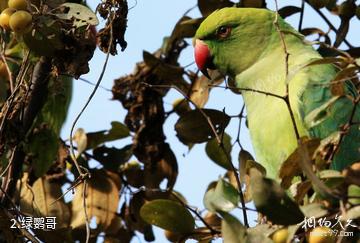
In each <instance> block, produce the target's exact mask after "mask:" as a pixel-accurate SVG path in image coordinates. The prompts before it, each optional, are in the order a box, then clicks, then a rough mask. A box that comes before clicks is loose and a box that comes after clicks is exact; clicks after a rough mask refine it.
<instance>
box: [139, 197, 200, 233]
mask: <svg viewBox="0 0 360 243" xmlns="http://www.w3.org/2000/svg"><path fill="white" fill-rule="evenodd" d="M140 216H141V217H142V219H143V220H144V221H146V222H147V223H149V224H152V225H156V226H158V227H160V228H163V229H165V230H169V231H172V232H178V233H190V232H192V231H193V230H194V226H195V221H194V218H193V216H192V215H191V213H190V212H189V211H188V210H187V209H186V208H185V207H184V206H183V205H181V204H180V203H178V202H175V201H172V200H166V199H157V200H153V201H150V202H148V203H146V204H144V205H143V206H142V207H141V209H140Z"/></svg>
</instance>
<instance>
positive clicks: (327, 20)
mask: <svg viewBox="0 0 360 243" xmlns="http://www.w3.org/2000/svg"><path fill="white" fill-rule="evenodd" d="M306 2H308V0H306ZM309 5H310V6H311V7H312V8H313V9H314V10H315V12H317V13H318V14H319V15H320V17H321V18H322V19H323V20H324V21H325V22H326V24H327V25H328V26H329V27H330V29H331V30H333V31H334V32H335V33H336V35H338V30H337V29H336V28H335V26H334V25H333V24H332V23H331V22H330V20H329V19H328V18H327V17H326V16H325V15H324V14H323V13H322V12H321V11H320V9H317V8H315V7H313V6H312V5H311V4H309ZM344 43H345V44H346V45H347V46H348V47H349V48H353V46H352V45H351V44H350V42H348V41H347V40H346V39H345V38H344Z"/></svg>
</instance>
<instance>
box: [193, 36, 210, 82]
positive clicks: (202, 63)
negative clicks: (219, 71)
mask: <svg viewBox="0 0 360 243" xmlns="http://www.w3.org/2000/svg"><path fill="white" fill-rule="evenodd" d="M194 48H195V63H196V65H197V66H198V68H199V70H200V71H201V72H202V73H203V74H204V75H205V76H206V77H207V78H208V79H211V78H210V75H209V73H208V70H207V69H208V68H210V69H213V68H214V65H213V64H212V57H211V54H210V50H209V47H208V46H207V45H206V44H205V42H203V41H202V40H199V39H196V40H195V46H194Z"/></svg>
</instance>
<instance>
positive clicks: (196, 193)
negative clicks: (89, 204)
mask: <svg viewBox="0 0 360 243" xmlns="http://www.w3.org/2000/svg"><path fill="white" fill-rule="evenodd" d="M88 2H89V4H90V6H91V7H92V8H93V9H95V7H96V6H95V3H97V2H99V1H88ZM267 2H268V7H269V8H270V9H275V8H274V2H273V1H267ZM279 2H280V7H281V6H283V5H284V2H285V4H286V3H287V4H289V2H290V3H293V4H294V5H297V6H299V5H300V1H279ZM196 3H197V1H195V0H172V1H169V0H151V1H149V0H138V1H137V2H136V1H135V0H130V1H129V2H128V4H129V7H130V8H131V7H132V8H131V10H130V11H129V16H128V19H129V21H128V29H127V32H126V40H127V42H128V47H127V49H126V50H125V51H124V52H119V54H118V55H117V56H115V57H111V58H110V61H109V65H108V67H107V70H106V73H105V75H104V78H103V81H102V83H101V85H102V86H104V87H106V88H109V89H111V87H112V85H113V80H114V79H116V78H118V77H120V76H123V75H126V74H129V73H131V72H132V71H133V68H134V66H135V63H136V62H139V61H142V51H143V50H146V51H149V52H153V51H155V50H156V49H158V48H159V47H160V46H161V43H162V38H163V37H164V36H168V35H170V34H171V31H172V28H173V27H174V25H175V23H176V22H177V20H178V19H179V18H180V17H181V16H182V15H183V14H184V12H185V11H186V10H188V9H189V8H191V7H193V6H194V5H195V4H196ZM305 11H306V12H305V13H306V15H307V17H306V18H305V21H304V24H303V26H305V27H306V26H317V27H319V28H322V29H323V30H325V31H326V30H327V27H326V25H325V24H324V22H323V21H322V20H321V19H320V18H318V17H317V16H316V14H315V13H314V12H313V11H312V10H311V8H310V7H309V6H307V7H306V10H305ZM323 11H324V12H327V10H323ZM190 16H192V17H199V16H200V13H199V12H198V10H197V9H195V10H193V11H191V13H190ZM329 17H330V18H331V19H333V18H334V19H337V18H336V17H333V16H329ZM298 19H299V15H298V14H297V15H294V16H292V17H290V18H289V19H288V21H289V22H290V23H291V24H292V25H293V26H295V27H296V28H297V24H298ZM337 25H338V23H337ZM355 25H357V26H356V27H355ZM351 29H352V32H351V33H350V34H349V38H348V39H350V40H351V42H352V43H353V44H356V45H358V43H360V37H359V35H358V34H357V35H356V34H355V31H354V30H355V29H357V30H359V29H360V24H359V21H358V20H353V21H352V23H351ZM189 43H191V42H190V40H189ZM104 60H105V54H103V53H101V52H100V51H98V50H97V51H96V53H95V55H94V57H93V59H92V61H91V63H90V70H91V72H90V73H89V74H87V75H84V76H83V78H85V79H87V80H90V81H92V82H94V83H95V82H96V81H97V78H98V76H99V74H100V72H101V67H102V65H103V63H104ZM180 61H181V63H182V64H184V65H186V64H189V63H192V62H193V48H192V46H189V47H187V49H186V50H185V51H184V53H183V55H182V57H181V59H180ZM190 68H191V69H192V70H193V71H196V67H195V65H192V66H191V67H190ZM92 89H93V86H91V85H89V84H86V83H84V82H82V81H80V80H75V81H74V91H73V98H72V102H71V106H70V111H69V116H68V119H67V122H66V124H65V125H64V127H63V130H62V137H63V138H64V139H66V138H68V137H69V133H70V127H71V123H72V121H73V120H74V119H75V116H76V115H77V114H78V112H79V111H80V110H81V108H82V106H83V105H84V104H85V102H86V100H87V98H88V96H89V94H90V93H91V91H92ZM111 97H112V94H111V92H109V91H106V90H104V89H99V90H98V92H97V93H96V95H95V97H94V99H93V100H92V101H91V103H90V106H89V107H88V108H87V110H86V111H85V113H84V114H83V115H82V117H81V118H80V120H79V122H78V124H77V126H76V127H77V128H80V127H81V128H84V129H85V131H87V132H90V131H98V130H104V129H107V128H110V123H111V121H121V122H122V121H123V120H124V117H125V114H126V113H125V111H124V109H123V108H122V106H121V104H120V102H118V101H111ZM180 97H181V95H179V94H178V93H176V92H175V91H172V92H170V93H169V94H168V95H167V96H166V98H165V105H164V106H165V109H166V110H170V109H171V103H172V102H173V101H174V100H175V99H176V98H180ZM241 106H242V99H241V96H239V95H234V94H232V93H231V92H230V91H228V90H223V89H219V88H218V89H214V90H213V91H212V92H211V95H210V100H209V102H208V104H207V105H206V107H207V108H215V109H220V110H221V109H223V108H224V107H226V111H227V113H228V114H233V115H234V114H238V113H239V111H240V109H241ZM177 118H178V117H177V116H176V115H173V116H171V117H170V118H169V119H167V121H166V123H165V132H166V136H167V141H168V143H169V144H170V145H171V147H172V149H173V151H174V152H175V154H176V156H177V159H178V164H179V176H178V179H177V183H176V186H175V189H176V190H178V191H180V192H181V193H182V194H183V195H184V196H185V197H186V198H187V200H188V202H189V204H190V205H193V206H198V207H199V208H200V209H203V208H204V206H203V203H202V198H203V195H204V192H205V190H206V187H207V185H208V184H209V183H210V182H211V181H213V180H217V179H218V178H219V176H221V175H222V174H224V172H225V170H224V169H222V168H220V167H218V166H217V165H215V164H214V163H213V162H211V161H210V159H208V157H207V156H206V154H205V149H204V147H205V146H204V144H200V145H196V146H195V147H194V148H193V149H192V150H191V151H190V152H188V149H187V147H185V146H184V145H183V144H181V143H180V142H179V141H178V139H177V137H176V136H175V131H174V123H175V122H176V120H177ZM236 131H237V121H235V120H234V122H231V123H230V125H229V127H228V128H227V132H228V133H229V134H230V135H232V136H233V141H234V139H235V136H236ZM242 132H243V133H242V136H241V141H242V144H243V145H244V147H245V148H246V149H247V150H249V151H250V152H252V148H251V144H250V140H249V137H248V134H247V131H246V129H243V130H242ZM129 142H130V140H125V141H119V142H115V143H114V144H113V146H117V147H121V146H123V145H125V144H127V143H129ZM238 151H239V149H238V148H237V147H236V149H234V151H233V161H234V162H236V161H237V154H238ZM254 219H255V217H254V215H252V216H251V221H252V222H254ZM156 237H157V240H156V242H166V240H165V238H164V237H163V235H162V233H161V232H160V231H158V230H157V233H156ZM140 238H142V236H140ZM134 242H138V239H136V238H135V240H134Z"/></svg>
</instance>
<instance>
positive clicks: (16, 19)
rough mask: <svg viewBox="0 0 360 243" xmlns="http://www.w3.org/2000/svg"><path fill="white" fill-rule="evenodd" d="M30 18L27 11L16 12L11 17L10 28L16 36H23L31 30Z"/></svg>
mask: <svg viewBox="0 0 360 243" xmlns="http://www.w3.org/2000/svg"><path fill="white" fill-rule="evenodd" d="M31 23H32V16H31V14H30V13H29V12H27V11H23V10H20V11H17V12H15V13H14V14H13V15H11V17H10V20H9V25H10V28H11V29H12V30H13V31H14V32H15V33H17V34H24V33H27V32H29V31H30V30H31Z"/></svg>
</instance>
